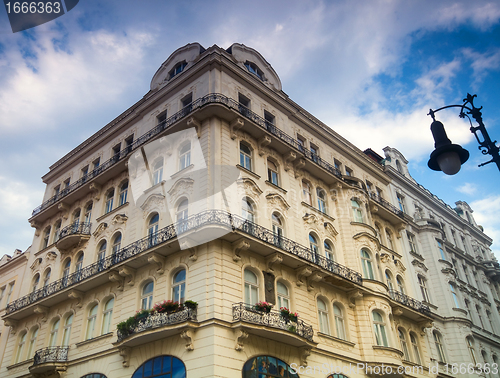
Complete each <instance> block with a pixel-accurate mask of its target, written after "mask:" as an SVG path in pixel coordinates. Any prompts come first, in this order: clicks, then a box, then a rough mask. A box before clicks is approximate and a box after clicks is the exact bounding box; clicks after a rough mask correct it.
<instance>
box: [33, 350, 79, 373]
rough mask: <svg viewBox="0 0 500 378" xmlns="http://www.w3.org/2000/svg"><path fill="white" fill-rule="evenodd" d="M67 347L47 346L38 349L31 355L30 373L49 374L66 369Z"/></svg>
mask: <svg viewBox="0 0 500 378" xmlns="http://www.w3.org/2000/svg"><path fill="white" fill-rule="evenodd" d="M68 350H69V347H48V348H43V349H39V350H37V351H36V352H35V356H34V357H33V365H31V366H30V368H29V370H30V373H31V374H34V375H39V374H41V375H43V376H50V375H52V374H55V375H56V376H59V372H64V371H66V367H67V363H68Z"/></svg>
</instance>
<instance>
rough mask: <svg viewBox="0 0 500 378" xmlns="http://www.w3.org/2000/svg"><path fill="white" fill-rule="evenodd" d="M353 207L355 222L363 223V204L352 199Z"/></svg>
mask: <svg viewBox="0 0 500 378" xmlns="http://www.w3.org/2000/svg"><path fill="white" fill-rule="evenodd" d="M351 207H352V214H353V217H354V222H358V223H363V211H362V210H361V206H359V203H358V201H356V200H351Z"/></svg>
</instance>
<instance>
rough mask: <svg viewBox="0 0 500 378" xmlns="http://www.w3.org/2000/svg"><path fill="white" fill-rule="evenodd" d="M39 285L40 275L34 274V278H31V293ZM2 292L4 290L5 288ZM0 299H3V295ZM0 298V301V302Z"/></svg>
mask: <svg viewBox="0 0 500 378" xmlns="http://www.w3.org/2000/svg"><path fill="white" fill-rule="evenodd" d="M39 283H40V274H39V273H37V274H35V277H33V280H32V281H31V291H36V289H37V288H38V284H39ZM2 290H5V287H4V288H3V289H2ZM2 294H3V293H2ZM1 297H3V295H2V296H1ZM1 297H0V301H1Z"/></svg>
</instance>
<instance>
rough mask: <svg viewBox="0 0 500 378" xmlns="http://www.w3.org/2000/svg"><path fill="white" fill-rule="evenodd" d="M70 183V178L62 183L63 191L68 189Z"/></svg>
mask: <svg viewBox="0 0 500 378" xmlns="http://www.w3.org/2000/svg"><path fill="white" fill-rule="evenodd" d="M70 182H71V178H67V179H66V180H64V182H63V189H68V188H69V183H70Z"/></svg>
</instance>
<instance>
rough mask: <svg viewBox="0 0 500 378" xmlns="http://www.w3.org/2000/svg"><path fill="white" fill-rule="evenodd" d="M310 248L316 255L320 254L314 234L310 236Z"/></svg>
mask: <svg viewBox="0 0 500 378" xmlns="http://www.w3.org/2000/svg"><path fill="white" fill-rule="evenodd" d="M309 248H311V251H312V252H313V253H314V254H317V253H319V246H318V239H317V238H316V236H315V235H314V234H312V233H310V234H309Z"/></svg>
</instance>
